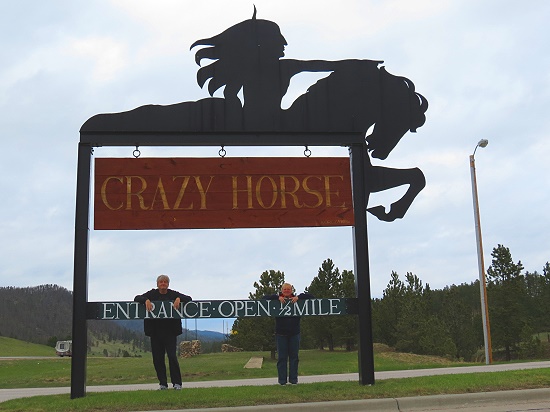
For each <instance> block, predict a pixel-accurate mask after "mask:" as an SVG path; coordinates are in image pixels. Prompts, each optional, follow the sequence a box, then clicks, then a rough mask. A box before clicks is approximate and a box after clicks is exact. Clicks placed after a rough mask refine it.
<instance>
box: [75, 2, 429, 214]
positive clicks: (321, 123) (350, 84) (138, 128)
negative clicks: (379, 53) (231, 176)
mask: <svg viewBox="0 0 550 412" xmlns="http://www.w3.org/2000/svg"><path fill="white" fill-rule="evenodd" d="M286 44H287V42H286V40H285V38H284V37H283V35H282V34H281V31H280V29H279V26H278V25H277V24H275V23H274V22H271V21H268V20H260V19H256V10H254V15H253V17H252V19H249V20H245V21H243V22H241V23H238V24H236V25H234V26H232V27H230V28H229V29H227V30H225V31H224V32H222V33H220V34H218V35H216V36H214V37H211V38H208V39H202V40H198V41H196V42H195V43H193V45H192V46H191V49H193V48H195V47H197V46H206V47H203V48H200V49H199V50H198V51H197V52H196V54H195V60H196V62H197V64H199V65H201V63H202V61H203V60H205V59H207V60H214V62H213V63H211V64H209V65H207V66H204V67H201V68H200V69H199V70H198V73H197V82H198V84H199V85H200V86H201V87H204V85H205V84H206V83H207V82H208V92H209V94H210V96H213V94H214V93H215V92H216V91H217V90H218V89H220V88H222V87H225V88H224V91H223V95H224V97H223V98H218V97H209V98H205V99H201V100H198V101H189V102H182V103H177V104H172V105H162V106H161V105H146V106H141V107H138V108H136V109H134V110H130V111H127V112H122V113H112V114H99V115H96V116H94V117H92V118H90V119H89V120H88V121H86V123H84V125H83V126H82V128H81V132H124V133H133V132H137V133H144V132H153V133H163V132H170V133H213V132H218V133H219V132H224V133H239V132H240V133H243V132H245V133H262V132H269V133H277V132H281V133H286V132H292V133H297V134H299V133H301V132H308V133H312V132H319V133H324V134H326V133H359V134H362V135H364V134H366V132H367V130H369V128H370V127H371V126H373V125H374V129H373V131H372V133H371V134H369V135H368V136H366V137H365V150H367V151H368V152H369V154H370V156H372V157H374V158H378V159H385V158H386V157H387V156H388V155H389V153H390V152H391V151H392V150H393V148H394V147H395V146H396V145H397V143H398V142H399V140H400V139H401V138H402V137H403V136H404V135H405V134H406V133H407V131H411V132H415V131H416V129H417V128H418V127H420V126H422V125H423V124H424V122H425V119H426V118H425V115H424V113H425V112H426V110H427V108H428V103H427V101H426V99H425V98H424V97H423V96H422V95H420V94H419V93H416V92H415V89H414V84H413V83H412V82H411V81H410V80H408V79H406V78H404V77H398V76H394V75H392V74H390V73H388V72H387V71H386V70H385V69H384V67H380V64H381V63H383V62H382V61H373V60H341V61H325V60H310V61H302V60H294V59H283V58H282V57H284V48H285V46H286ZM301 72H330V74H329V75H328V76H327V77H325V78H324V79H321V80H319V81H318V82H317V83H315V84H314V85H312V86H311V87H310V88H309V89H308V91H307V92H306V93H304V94H303V95H301V96H299V97H298V98H297V99H296V100H295V101H294V103H293V104H292V105H291V106H290V107H289V108H288V109H286V110H285V109H282V108H281V101H282V99H283V97H284V95H285V94H286V92H287V90H288V87H289V85H290V80H291V78H292V77H293V76H294V75H296V74H298V73H301ZM241 90H242V95H243V103H241V100H240V99H239V97H238V95H239V93H240V92H241ZM367 157H368V156H367ZM365 173H366V179H367V180H366V181H367V182H368V183H367V184H368V188H367V189H368V192H370V193H373V192H379V191H382V190H387V189H390V188H393V187H397V186H401V185H403V184H409V185H410V186H409V189H408V190H407V192H406V193H405V195H404V196H403V197H402V198H401V199H399V200H398V201H396V202H395V203H393V204H392V205H391V209H390V211H389V212H388V213H386V212H385V209H384V207H383V206H376V207H373V208H369V209H368V211H369V212H370V213H372V214H373V215H375V216H376V217H378V219H380V220H384V221H393V220H395V219H397V218H402V217H403V216H404V215H405V213H406V211H407V210H408V208H409V207H410V205H411V204H412V202H413V200H414V198H415V197H416V195H417V194H418V193H419V192H420V191H421V190H422V189H423V188H424V186H425V180H424V175H423V173H422V171H420V169H418V168H414V169H390V168H385V167H380V166H372V165H371V164H370V163H369V165H368V166H367V168H366V170H365Z"/></svg>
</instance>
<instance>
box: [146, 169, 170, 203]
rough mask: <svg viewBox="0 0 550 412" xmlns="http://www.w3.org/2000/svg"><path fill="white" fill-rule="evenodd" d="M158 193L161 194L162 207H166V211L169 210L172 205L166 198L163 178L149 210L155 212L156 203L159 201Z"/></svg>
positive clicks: (159, 182)
mask: <svg viewBox="0 0 550 412" xmlns="http://www.w3.org/2000/svg"><path fill="white" fill-rule="evenodd" d="M157 193H160V198H161V200H162V206H163V207H164V210H169V209H170V205H169V204H168V199H167V198H166V191H165V190H164V185H163V184H162V178H161V177H159V181H158V183H157V188H156V190H155V194H154V195H153V200H152V201H151V207H150V208H149V209H151V210H153V208H154V206H155V202H156V201H157Z"/></svg>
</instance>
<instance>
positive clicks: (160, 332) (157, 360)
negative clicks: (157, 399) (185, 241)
mask: <svg viewBox="0 0 550 412" xmlns="http://www.w3.org/2000/svg"><path fill="white" fill-rule="evenodd" d="M169 285H170V278H169V277H168V276H166V275H160V276H159V277H158V278H157V288H156V289H151V290H150V291H148V292H145V293H144V294H143V295H137V296H136V297H135V298H134V302H139V303H144V304H145V308H146V309H147V311H149V312H150V311H152V310H153V303H152V302H154V301H173V305H174V308H175V309H176V310H179V307H180V305H181V304H185V303H187V302H190V301H191V300H192V299H191V296H187V295H184V294H183V293H180V292H178V291H175V290H172V289H168V286H169ZM143 329H144V331H145V335H147V336H149V337H150V338H151V352H152V353H153V365H154V366H155V371H156V373H157V377H158V380H159V384H160V389H168V380H167V378H166V364H165V354H166V355H168V365H169V367H170V379H171V380H172V384H173V385H174V389H181V371H180V365H179V362H178V356H177V354H176V345H177V337H178V336H179V335H181V334H182V332H183V330H182V327H181V319H170V318H163V319H151V318H149V319H145V320H144V321H143Z"/></svg>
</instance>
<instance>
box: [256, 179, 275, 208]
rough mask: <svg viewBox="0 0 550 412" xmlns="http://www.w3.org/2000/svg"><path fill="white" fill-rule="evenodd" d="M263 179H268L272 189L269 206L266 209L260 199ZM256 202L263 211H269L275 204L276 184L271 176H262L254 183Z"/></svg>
mask: <svg viewBox="0 0 550 412" xmlns="http://www.w3.org/2000/svg"><path fill="white" fill-rule="evenodd" d="M264 179H269V181H270V182H271V188H272V189H273V191H272V196H271V204H270V205H269V206H267V207H266V205H265V204H264V201H263V199H262V189H261V187H262V182H263V181H264ZM256 200H258V203H259V204H260V206H261V207H263V208H264V209H271V208H272V207H273V205H274V204H275V202H276V201H277V184H276V183H275V180H274V179H273V178H272V177H271V176H262V177H260V178H259V179H258V183H256Z"/></svg>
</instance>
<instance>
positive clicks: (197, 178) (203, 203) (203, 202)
mask: <svg viewBox="0 0 550 412" xmlns="http://www.w3.org/2000/svg"><path fill="white" fill-rule="evenodd" d="M193 177H194V178H195V183H196V184H197V188H198V189H199V193H200V195H201V209H206V194H207V193H208V189H210V185H211V184H212V179H214V176H210V181H209V182H208V186H206V190H204V189H203V186H202V183H201V177H200V176H193Z"/></svg>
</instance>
